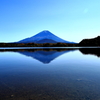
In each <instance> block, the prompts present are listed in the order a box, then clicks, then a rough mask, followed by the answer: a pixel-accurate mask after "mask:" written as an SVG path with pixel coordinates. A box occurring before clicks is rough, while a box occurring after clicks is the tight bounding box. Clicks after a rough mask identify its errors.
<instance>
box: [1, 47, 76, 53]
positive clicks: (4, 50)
mask: <svg viewBox="0 0 100 100" xmlns="http://www.w3.org/2000/svg"><path fill="white" fill-rule="evenodd" d="M70 50H76V49H74V48H71V49H69V48H47V49H0V52H6V51H14V52H17V51H22V52H24V51H28V52H35V51H47V52H49V51H57V52H62V51H70Z"/></svg>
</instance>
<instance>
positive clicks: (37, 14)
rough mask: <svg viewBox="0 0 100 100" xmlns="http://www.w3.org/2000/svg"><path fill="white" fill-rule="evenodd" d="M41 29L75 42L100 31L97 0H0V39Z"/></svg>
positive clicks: (11, 39)
mask: <svg viewBox="0 0 100 100" xmlns="http://www.w3.org/2000/svg"><path fill="white" fill-rule="evenodd" d="M43 30H49V31H50V32H52V33H53V34H55V35H56V36H58V37H60V38H62V39H64V40H67V41H73V42H77V43H78V42H80V41H81V40H82V39H85V38H94V37H96V36H98V35H100V0H0V42H16V41H19V40H22V39H24V38H27V37H31V36H34V35H35V34H37V33H39V32H41V31H43Z"/></svg>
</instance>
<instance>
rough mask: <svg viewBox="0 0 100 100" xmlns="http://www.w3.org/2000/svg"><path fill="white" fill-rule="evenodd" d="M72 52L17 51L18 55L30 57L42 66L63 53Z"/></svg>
mask: <svg viewBox="0 0 100 100" xmlns="http://www.w3.org/2000/svg"><path fill="white" fill-rule="evenodd" d="M70 51H73V50H62V51H57V50H51V51H46V50H37V51H31V52H30V51H18V52H19V53H20V54H23V55H26V56H30V57H32V58H34V59H36V60H38V61H40V62H42V63H44V64H48V63H50V62H51V61H52V60H54V59H55V58H57V57H59V56H61V55H62V54H64V53H68V52H70Z"/></svg>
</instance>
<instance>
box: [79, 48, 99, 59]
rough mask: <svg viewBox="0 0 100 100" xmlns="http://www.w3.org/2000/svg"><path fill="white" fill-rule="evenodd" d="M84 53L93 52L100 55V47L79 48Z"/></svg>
mask: <svg viewBox="0 0 100 100" xmlns="http://www.w3.org/2000/svg"><path fill="white" fill-rule="evenodd" d="M79 50H80V51H81V52H82V53H83V54H93V55H96V56H98V57H100V48H81V49H79Z"/></svg>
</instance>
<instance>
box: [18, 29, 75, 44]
mask: <svg viewBox="0 0 100 100" xmlns="http://www.w3.org/2000/svg"><path fill="white" fill-rule="evenodd" d="M32 42H34V43H57V42H62V43H74V42H69V41H66V40H63V39H61V38H59V37H58V36H56V35H54V34H53V33H51V32H49V31H47V30H45V31H42V32H40V33H38V34H36V35H34V36H32V37H29V38H26V39H23V40H20V41H19V42H17V43H32Z"/></svg>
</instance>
